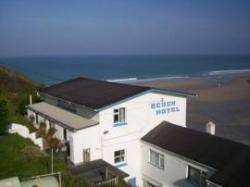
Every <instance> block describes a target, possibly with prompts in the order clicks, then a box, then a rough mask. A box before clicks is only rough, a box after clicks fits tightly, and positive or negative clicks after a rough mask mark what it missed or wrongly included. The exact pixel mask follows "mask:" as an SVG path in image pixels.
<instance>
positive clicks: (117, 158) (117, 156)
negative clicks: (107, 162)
mask: <svg viewBox="0 0 250 187" xmlns="http://www.w3.org/2000/svg"><path fill="white" fill-rule="evenodd" d="M123 161H125V150H124V149H123V150H118V151H115V152H114V162H115V163H118V162H123Z"/></svg>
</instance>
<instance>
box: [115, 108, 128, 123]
mask: <svg viewBox="0 0 250 187" xmlns="http://www.w3.org/2000/svg"><path fill="white" fill-rule="evenodd" d="M122 124H126V109H125V107H121V108H118V109H114V125H115V126H116V125H122Z"/></svg>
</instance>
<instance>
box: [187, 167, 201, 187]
mask: <svg viewBox="0 0 250 187" xmlns="http://www.w3.org/2000/svg"><path fill="white" fill-rule="evenodd" d="M188 171H189V172H188V179H189V180H190V182H191V183H193V184H194V185H197V186H200V170H198V169H196V168H193V167H190V166H189V170H188Z"/></svg>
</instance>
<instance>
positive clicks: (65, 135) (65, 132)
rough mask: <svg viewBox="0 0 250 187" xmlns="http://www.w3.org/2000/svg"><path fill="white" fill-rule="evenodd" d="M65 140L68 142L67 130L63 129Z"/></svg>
mask: <svg viewBox="0 0 250 187" xmlns="http://www.w3.org/2000/svg"><path fill="white" fill-rule="evenodd" d="M63 139H64V140H67V129H66V128H63Z"/></svg>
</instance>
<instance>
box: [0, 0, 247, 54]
mask: <svg viewBox="0 0 250 187" xmlns="http://www.w3.org/2000/svg"><path fill="white" fill-rule="evenodd" d="M99 54H101V55H103V54H108V55H110V54H111V55H121V54H125V55H126V54H250V1H249V0H1V1H0V56H48V55H99Z"/></svg>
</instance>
